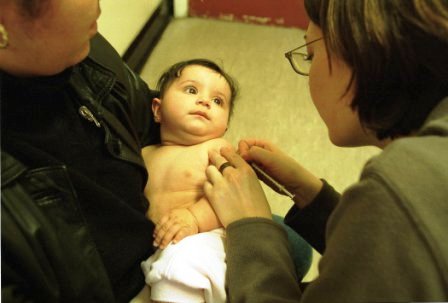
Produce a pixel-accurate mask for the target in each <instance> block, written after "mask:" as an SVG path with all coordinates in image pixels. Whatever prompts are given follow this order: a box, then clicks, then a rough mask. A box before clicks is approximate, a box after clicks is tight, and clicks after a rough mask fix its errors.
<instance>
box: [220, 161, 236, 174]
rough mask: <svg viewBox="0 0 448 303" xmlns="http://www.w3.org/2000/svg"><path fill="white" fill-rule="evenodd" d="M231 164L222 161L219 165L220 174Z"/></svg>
mask: <svg viewBox="0 0 448 303" xmlns="http://www.w3.org/2000/svg"><path fill="white" fill-rule="evenodd" d="M229 166H232V167H233V165H232V164H230V162H224V163H223V164H221V166H220V167H219V172H220V173H221V174H222V173H223V171H224V169H226V168H227V167H229Z"/></svg>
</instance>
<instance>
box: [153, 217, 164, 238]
mask: <svg viewBox="0 0 448 303" xmlns="http://www.w3.org/2000/svg"><path fill="white" fill-rule="evenodd" d="M167 221H168V216H163V217H162V219H160V221H159V222H158V223H156V227H155V228H154V232H153V234H152V235H153V237H155V236H156V235H157V234H158V233H159V231H160V228H161V227H162V226H163V225H164V224H165V223H166V222H167Z"/></svg>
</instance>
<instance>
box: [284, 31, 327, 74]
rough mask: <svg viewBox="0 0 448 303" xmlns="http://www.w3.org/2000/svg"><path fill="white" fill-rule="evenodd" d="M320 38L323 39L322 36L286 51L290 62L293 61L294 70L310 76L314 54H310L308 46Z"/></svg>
mask: <svg viewBox="0 0 448 303" xmlns="http://www.w3.org/2000/svg"><path fill="white" fill-rule="evenodd" d="M319 40H322V38H319V39H316V40H313V41H311V42H308V43H306V44H304V45H301V46H299V47H297V48H295V49H293V50H290V51H289V52H287V53H285V57H286V58H287V59H288V61H289V63H291V66H292V68H293V69H294V71H295V72H296V73H298V74H299V75H302V76H308V75H309V74H310V67H311V60H312V59H313V55H310V54H308V51H307V50H306V47H307V46H308V45H310V44H311V43H314V42H316V41H319Z"/></svg>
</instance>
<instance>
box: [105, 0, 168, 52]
mask: <svg viewBox="0 0 448 303" xmlns="http://www.w3.org/2000/svg"><path fill="white" fill-rule="evenodd" d="M162 1H163V0H101V2H100V5H101V16H100V18H99V20H98V30H99V32H100V33H101V34H102V35H103V36H104V37H106V39H107V40H108V41H109V42H110V43H111V44H112V45H113V46H114V47H115V49H116V50H117V51H118V53H119V54H121V55H123V54H124V53H125V52H126V50H127V48H128V47H129V45H131V43H132V41H133V40H134V39H135V37H136V36H137V35H138V33H139V32H140V30H141V29H142V27H143V26H144V25H145V24H146V22H147V21H148V20H149V18H150V17H151V15H152V13H153V12H154V10H155V9H156V8H157V7H158V6H159V4H160V3H161V2H162Z"/></svg>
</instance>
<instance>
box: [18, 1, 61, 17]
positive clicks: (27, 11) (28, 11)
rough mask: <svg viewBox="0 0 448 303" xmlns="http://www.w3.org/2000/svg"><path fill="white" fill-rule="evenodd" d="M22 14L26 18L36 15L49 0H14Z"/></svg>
mask: <svg viewBox="0 0 448 303" xmlns="http://www.w3.org/2000/svg"><path fill="white" fill-rule="evenodd" d="M15 1H16V2H17V5H18V7H19V8H20V9H21V11H22V14H23V15H24V16H25V17H28V18H36V17H38V16H39V15H40V14H41V13H42V11H43V10H44V9H45V8H46V6H47V5H49V3H50V2H49V0H15ZM57 1H60V0H57Z"/></svg>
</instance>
